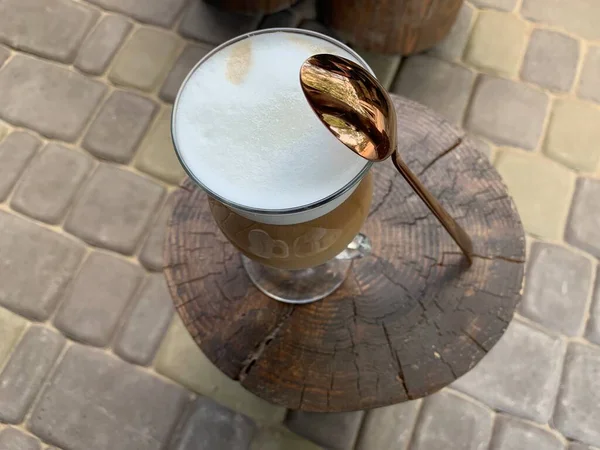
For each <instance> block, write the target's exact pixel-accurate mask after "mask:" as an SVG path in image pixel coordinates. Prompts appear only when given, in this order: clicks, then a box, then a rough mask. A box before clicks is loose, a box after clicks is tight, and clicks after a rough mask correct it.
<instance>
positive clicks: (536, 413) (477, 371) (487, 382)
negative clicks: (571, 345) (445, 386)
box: [453, 320, 565, 423]
mask: <svg viewBox="0 0 600 450" xmlns="http://www.w3.org/2000/svg"><path fill="white" fill-rule="evenodd" d="M564 353H565V343H564V342H563V340H562V339H560V338H557V337H551V336H548V335H546V334H544V333H542V332H541V331H539V330H536V329H533V328H532V327H530V326H528V325H525V324H522V323H520V322H518V321H515V320H513V321H512V322H511V323H510V325H509V327H508V329H507V330H506V333H505V334H504V336H503V337H502V338H501V339H500V341H499V342H498V343H497V344H496V346H495V347H494V348H493V349H492V350H491V351H490V352H489V353H488V354H487V356H486V357H485V358H484V359H483V360H482V361H481V362H480V363H479V364H478V365H477V366H475V368H474V369H473V370H471V371H470V372H468V373H467V374H466V375H464V376H463V377H461V378H459V379H458V380H457V381H456V382H455V383H454V384H453V386H454V387H455V388H456V389H459V390H461V391H463V392H466V393H467V394H469V395H471V396H473V397H475V398H477V399H479V400H481V401H483V402H484V403H486V404H487V405H489V406H490V407H492V408H494V409H498V410H501V411H506V412H508V413H511V414H514V415H516V416H520V417H523V418H526V419H530V420H533V421H535V422H538V423H546V422H547V421H548V419H549V418H550V415H551V414H552V408H553V406H554V400H555V398H556V394H557V392H558V386H559V382H560V374H561V370H562V360H563V355H564Z"/></svg>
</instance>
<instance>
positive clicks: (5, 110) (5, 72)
mask: <svg viewBox="0 0 600 450" xmlns="http://www.w3.org/2000/svg"><path fill="white" fill-rule="evenodd" d="M106 89H107V88H106V86H104V85H102V84H100V83H98V82H96V81H92V80H90V79H88V78H86V77H84V76H82V75H80V74H78V73H76V72H74V71H72V70H68V69H66V68H64V67H59V66H56V65H54V64H50V63H48V62H45V61H40V60H38V59H35V58H32V57H29V56H25V55H15V56H14V57H13V58H12V59H11V60H10V61H9V62H8V63H7V64H6V66H4V67H3V69H2V70H1V71H0V117H2V118H4V119H5V120H6V121H7V122H11V123H13V124H15V125H17V126H23V127H26V128H30V129H32V130H35V131H37V132H39V133H41V134H43V135H45V136H48V137H50V138H57V139H61V140H63V141H74V140H75V138H77V136H78V135H79V134H80V132H81V130H82V129H83V127H84V125H85V124H86V123H87V121H88V119H89V118H90V116H91V114H92V112H93V111H94V109H95V108H96V105H97V104H98V102H99V101H100V99H101V98H102V96H103V95H104V92H105V91H106Z"/></svg>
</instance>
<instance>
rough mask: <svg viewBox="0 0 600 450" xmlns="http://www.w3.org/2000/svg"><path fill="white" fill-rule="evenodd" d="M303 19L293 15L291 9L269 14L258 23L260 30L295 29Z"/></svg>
mask: <svg viewBox="0 0 600 450" xmlns="http://www.w3.org/2000/svg"><path fill="white" fill-rule="evenodd" d="M302 19H303V17H301V16H299V15H297V14H295V13H294V11H293V10H291V9H285V10H283V11H279V12H276V13H275V14H269V15H268V16H266V17H265V18H264V19H263V20H262V22H261V23H260V28H261V29H267V28H296V27H297V26H298V25H299V24H300V22H301V21H302Z"/></svg>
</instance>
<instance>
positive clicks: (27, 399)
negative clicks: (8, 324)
mask: <svg viewBox="0 0 600 450" xmlns="http://www.w3.org/2000/svg"><path fill="white" fill-rule="evenodd" d="M64 345H65V338H63V337H62V336H61V335H60V334H58V333H55V332H54V331H51V330H50V329H49V328H46V327H44V326H40V325H33V326H32V327H31V328H29V330H27V333H25V336H23V339H22V340H21V342H19V344H18V345H17V347H16V348H15V351H14V353H13V354H12V356H11V358H10V360H9V361H8V363H7V364H6V366H5V367H4V370H3V371H2V373H1V374H0V421H2V422H4V423H19V422H21V421H22V420H23V418H24V417H25V413H26V412H27V410H28V409H29V407H30V406H31V403H32V402H33V400H34V398H35V396H36V394H37V393H38V390H39V389H40V387H41V386H42V383H43V382H44V380H45V378H46V375H47V374H48V372H49V371H50V369H51V368H52V365H53V364H54V361H55V360H56V358H57V357H58V355H59V354H60V351H61V349H62V348H63V346H64ZM0 448H2V449H3V450H4V447H1V446H0Z"/></svg>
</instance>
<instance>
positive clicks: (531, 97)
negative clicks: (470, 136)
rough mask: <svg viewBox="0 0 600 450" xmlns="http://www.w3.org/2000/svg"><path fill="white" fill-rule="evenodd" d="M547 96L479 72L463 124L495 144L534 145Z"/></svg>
mask: <svg viewBox="0 0 600 450" xmlns="http://www.w3.org/2000/svg"><path fill="white" fill-rule="evenodd" d="M547 106H548V97H547V96H546V94H544V93H542V92H540V91H537V90H536V89H534V88H531V87H529V86H526V85H524V84H521V83H517V82H514V81H509V80H504V79H501V78H496V77H493V76H489V75H481V76H480V78H479V79H478V80H477V82H476V83H475V91H474V93H473V100H472V101H471V105H470V107H469V110H468V112H467V116H466V120H465V126H466V128H467V129H468V130H469V131H472V132H474V133H476V134H481V135H482V136H484V137H487V138H489V139H490V140H492V141H493V142H496V143H498V144H507V145H511V146H515V147H521V148H524V149H528V150H530V149H534V148H535V147H536V146H537V143H538V141H539V140H540V136H541V134H542V126H543V123H544V118H545V117H546V109H547Z"/></svg>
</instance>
